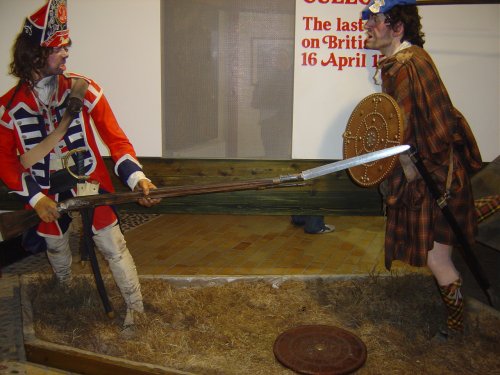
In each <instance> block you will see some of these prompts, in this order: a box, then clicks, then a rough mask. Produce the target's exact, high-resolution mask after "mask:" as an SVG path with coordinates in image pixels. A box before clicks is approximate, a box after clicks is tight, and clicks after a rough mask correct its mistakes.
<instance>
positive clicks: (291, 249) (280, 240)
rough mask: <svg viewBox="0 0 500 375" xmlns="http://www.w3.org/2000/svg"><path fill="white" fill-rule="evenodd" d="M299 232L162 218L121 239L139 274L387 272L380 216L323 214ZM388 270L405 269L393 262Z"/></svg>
mask: <svg viewBox="0 0 500 375" xmlns="http://www.w3.org/2000/svg"><path fill="white" fill-rule="evenodd" d="M325 222H326V223H327V224H331V225H334V226H335V227H336V230H335V231H334V232H332V233H326V234H306V233H304V231H303V228H301V227H296V226H293V225H292V224H291V223H290V217H288V216H246V215H241V216H240V215H194V214H172V215H162V216H159V217H157V218H155V219H153V220H152V221H150V222H147V223H145V224H142V225H140V226H139V227H136V228H134V229H133V230H131V231H128V232H127V233H126V235H125V237H126V240H127V243H128V247H129V249H130V251H131V253H132V255H133V257H134V259H135V262H136V265H137V270H138V272H139V274H140V275H156V274H162V275H315V274H318V275H324V274H329V275H330V274H366V273H370V272H376V273H384V272H386V270H385V267H384V260H383V242H384V225H385V224H384V218H383V217H381V216H368V217H367V216H338V217H336V216H327V217H325ZM393 269H396V270H398V269H404V271H406V268H405V266H404V265H402V264H397V263H396V264H394V265H393Z"/></svg>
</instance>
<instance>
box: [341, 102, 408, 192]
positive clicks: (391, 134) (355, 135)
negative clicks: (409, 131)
mask: <svg viewBox="0 0 500 375" xmlns="http://www.w3.org/2000/svg"><path fill="white" fill-rule="evenodd" d="M403 125H404V124H403V117H402V113H401V110H400V108H399V105H398V104H397V103H396V101H395V100H394V99H393V98H392V97H391V96H389V95H387V94H384V93H376V94H371V95H369V96H367V97H366V98H364V99H363V100H361V101H360V102H359V104H358V105H357V106H356V108H355V109H354V111H353V112H352V114H351V117H350V118H349V122H348V123H347V126H346V129H345V132H344V134H343V137H344V146H343V153H344V159H348V158H352V157H354V156H359V155H363V154H366V153H368V152H373V151H377V150H380V149H383V148H388V147H392V146H397V145H400V144H401V142H402V140H403V131H404V126H403ZM398 158H399V155H394V156H391V157H388V158H385V159H380V160H377V161H374V162H371V163H366V164H361V165H357V166H355V167H352V168H349V169H348V173H349V175H350V176H351V178H352V179H353V180H354V182H356V183H357V184H358V185H360V186H363V187H370V186H375V185H377V184H379V183H380V182H382V181H383V180H384V179H385V178H386V177H387V176H388V175H389V173H390V172H391V171H392V169H393V168H394V166H395V165H396V161H397V159H398Z"/></svg>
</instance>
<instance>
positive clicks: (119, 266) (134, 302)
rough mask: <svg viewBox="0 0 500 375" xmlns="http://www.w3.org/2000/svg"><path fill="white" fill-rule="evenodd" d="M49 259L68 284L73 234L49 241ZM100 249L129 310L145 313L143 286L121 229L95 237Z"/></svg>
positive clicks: (101, 232)
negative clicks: (70, 237)
mask: <svg viewBox="0 0 500 375" xmlns="http://www.w3.org/2000/svg"><path fill="white" fill-rule="evenodd" d="M45 240H46V242H47V257H48V259H49V262H50V264H51V266H52V269H53V270H54V273H55V275H56V277H57V278H58V280H60V281H61V282H65V281H67V280H69V278H70V277H71V263H72V255H71V249H70V247H69V231H67V232H66V233H65V234H64V235H63V237H62V238H49V237H47V238H45ZM93 240H94V243H95V245H96V247H97V249H98V250H99V251H100V252H101V254H102V255H103V256H104V258H105V259H106V261H107V262H108V265H109V269H110V270H111V273H112V274H113V278H114V280H115V282H116V285H117V286H118V288H119V289H120V292H121V294H122V296H123V299H124V300H125V303H126V304H127V308H129V309H132V310H135V311H138V312H143V311H144V307H143V304H142V293H141V286H140V283H139V277H138V276H137V269H136V267H135V263H134V260H133V258H132V255H130V252H129V250H128V248H127V244H126V242H125V238H124V237H123V234H122V232H121V230H120V227H119V226H118V225H115V226H114V227H112V228H106V229H103V230H100V231H99V232H97V234H95V235H94V237H93Z"/></svg>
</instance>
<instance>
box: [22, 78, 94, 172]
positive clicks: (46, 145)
mask: <svg viewBox="0 0 500 375" xmlns="http://www.w3.org/2000/svg"><path fill="white" fill-rule="evenodd" d="M88 86H89V84H88V82H87V81H86V80H84V79H83V78H73V79H72V82H71V93H70V97H69V100H68V106H67V107H66V111H65V112H64V115H63V117H62V119H61V122H60V123H59V126H58V127H57V128H55V129H54V131H53V132H52V133H50V134H49V135H48V136H47V137H46V138H45V139H44V140H43V141H41V142H40V143H39V144H37V145H36V146H35V147H33V148H32V149H31V150H29V151H27V152H26V153H24V154H23V155H21V157H20V161H21V164H22V166H23V167H24V168H26V169H27V168H30V167H31V166H33V165H34V164H36V163H37V162H38V161H39V160H41V159H43V158H44V157H45V156H46V155H48V154H49V153H50V152H51V151H52V150H53V149H54V147H55V146H56V145H57V144H58V143H59V141H60V140H61V139H62V137H64V135H65V134H66V131H67V130H68V128H69V125H70V124H71V122H72V121H73V119H74V117H75V116H76V115H77V114H78V113H79V112H80V111H81V109H82V106H83V98H84V96H85V93H86V92H87V88H88Z"/></svg>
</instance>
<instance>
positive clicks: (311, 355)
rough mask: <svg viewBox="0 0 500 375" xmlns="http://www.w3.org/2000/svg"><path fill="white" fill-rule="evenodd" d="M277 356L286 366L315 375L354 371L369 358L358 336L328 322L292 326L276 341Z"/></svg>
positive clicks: (301, 372)
mask: <svg viewBox="0 0 500 375" xmlns="http://www.w3.org/2000/svg"><path fill="white" fill-rule="evenodd" d="M273 350H274V355H275V356H276V359H277V360H278V361H280V362H281V364H283V365H284V366H286V367H288V368H290V369H292V370H294V371H296V372H298V373H300V374H315V375H319V374H321V375H334V374H335V375H339V374H350V373H352V372H354V371H356V370H357V369H359V368H360V367H361V366H363V364H364V363H365V361H366V356H367V354H366V346H365V344H364V343H363V341H361V340H360V339H359V338H358V337H357V336H355V335H354V334H352V333H351V332H349V331H346V330H344V329H342V328H338V327H334V326H328V325H303V326H298V327H295V328H291V329H289V330H287V331H285V332H283V333H282V334H280V335H279V336H278V338H277V339H276V341H275V342H274V347H273Z"/></svg>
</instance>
